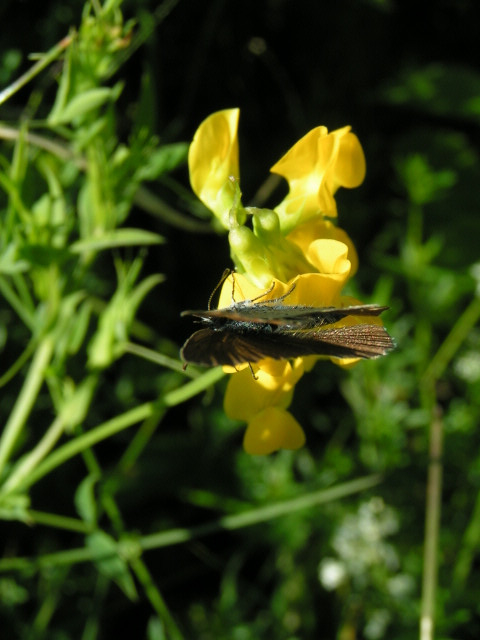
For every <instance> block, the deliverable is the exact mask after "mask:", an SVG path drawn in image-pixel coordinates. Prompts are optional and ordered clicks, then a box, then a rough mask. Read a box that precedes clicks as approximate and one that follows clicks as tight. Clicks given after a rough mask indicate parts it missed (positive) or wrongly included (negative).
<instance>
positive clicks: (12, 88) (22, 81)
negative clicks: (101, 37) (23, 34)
mask: <svg viewBox="0 0 480 640" xmlns="http://www.w3.org/2000/svg"><path fill="white" fill-rule="evenodd" d="M72 39H73V38H72V36H66V37H65V38H62V40H60V42H58V43H57V44H56V45H55V46H54V47H52V48H51V49H50V51H48V52H47V53H46V54H45V55H44V56H42V58H41V59H40V60H39V61H38V62H36V63H35V64H34V65H33V66H32V67H30V69H29V70H28V71H26V72H25V73H24V74H22V75H21V76H20V78H18V79H17V80H15V82H12V84H11V85H9V86H8V87H7V88H6V89H4V90H3V91H0V104H3V103H4V102H6V101H7V100H8V99H9V98H11V97H12V96H13V94H14V93H16V92H17V91H19V90H20V89H21V88H22V87H24V86H25V85H26V84H28V83H29V82H30V80H32V79H33V78H34V77H35V76H36V75H38V74H39V73H40V72H41V71H43V69H45V68H46V67H48V65H49V64H50V63H51V62H53V61H54V60H56V59H57V58H58V57H59V56H60V55H61V54H62V52H63V51H64V50H65V49H66V48H67V47H69V46H70V44H71V42H72Z"/></svg>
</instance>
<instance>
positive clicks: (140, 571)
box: [130, 558, 183, 640]
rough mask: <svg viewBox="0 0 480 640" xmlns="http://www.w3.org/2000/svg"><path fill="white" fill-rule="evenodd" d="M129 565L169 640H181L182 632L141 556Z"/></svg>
mask: <svg viewBox="0 0 480 640" xmlns="http://www.w3.org/2000/svg"><path fill="white" fill-rule="evenodd" d="M130 566H131V568H132V569H133V571H134V572H135V575H136V577H137V580H138V581H139V582H140V583H141V585H142V586H143V590H144V592H145V594H146V596H147V598H148V599H149V600H150V604H151V605H152V607H153V608H154V610H155V611H156V612H157V615H158V617H159V618H160V620H162V622H163V623H164V625H165V629H166V631H167V637H168V638H171V640H182V638H183V634H182V633H181V631H180V629H179V628H178V626H177V624H176V622H175V620H174V619H173V617H172V615H171V613H170V611H169V610H168V607H167V605H166V604H165V601H164V599H163V598H162V594H161V593H160V591H159V590H158V588H157V585H156V584H155V583H154V581H153V579H152V576H151V575H150V572H149V570H148V568H147V567H146V565H145V563H144V562H143V560H142V559H141V558H133V559H131V560H130Z"/></svg>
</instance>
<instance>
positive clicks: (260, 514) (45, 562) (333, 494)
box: [0, 475, 382, 572]
mask: <svg viewBox="0 0 480 640" xmlns="http://www.w3.org/2000/svg"><path fill="white" fill-rule="evenodd" d="M381 481H382V477H381V476H379V475H371V476H366V477H364V478H357V479H356V480H352V481H351V482H345V483H343V484H340V485H337V486H335V487H330V488H329V489H321V490H320V491H314V492H313V493H309V494H306V495H302V496H298V497H296V498H293V499H291V500H285V501H283V502H279V503H277V504H269V505H267V506H263V507H257V508H254V509H250V510H248V511H244V512H242V513H238V514H235V515H232V516H224V517H222V518H219V519H217V520H214V521H212V522H208V523H206V524H203V525H199V526H196V527H191V528H185V529H170V530H169V531H161V532H159V533H154V534H151V535H148V536H143V537H141V538H139V539H138V540H136V543H137V544H138V545H139V546H140V549H141V550H143V551H147V550H152V549H160V548H162V547H169V546H172V545H176V544H182V543H184V542H188V541H190V540H193V539H195V538H199V537H202V536H206V535H211V534H212V533H218V532H220V531H225V530H227V531H234V530H236V529H242V528H243V527H248V526H252V525H255V524H260V523H262V522H268V521H270V520H272V519H273V518H279V517H283V516H288V515H289V514H291V513H294V512H296V511H300V510H302V509H308V508H312V507H315V506H317V505H319V504H324V503H326V502H331V501H333V500H339V499H341V498H345V497H346V496H349V495H352V494H355V493H359V492H361V491H367V490H368V489H371V488H373V487H375V486H376V485H378V484H379V483H380V482H381ZM123 544H124V543H123ZM122 548H123V547H122V542H119V543H118V545H117V552H118V553H122ZM111 555H112V554H111V553H104V552H102V553H99V552H98V551H95V550H94V549H92V548H91V547H81V548H77V549H70V550H68V551H59V552H56V553H49V554H46V555H43V556H36V557H35V558H19V557H17V558H4V559H0V572H5V571H15V570H23V569H31V568H32V567H45V566H59V565H69V564H76V563H79V562H91V561H93V560H98V559H103V558H106V557H109V556H111Z"/></svg>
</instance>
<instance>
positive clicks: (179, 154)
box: [137, 142, 189, 180]
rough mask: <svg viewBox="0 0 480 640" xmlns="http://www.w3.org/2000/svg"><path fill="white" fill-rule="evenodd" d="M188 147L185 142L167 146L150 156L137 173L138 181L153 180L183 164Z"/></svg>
mask: <svg viewBox="0 0 480 640" xmlns="http://www.w3.org/2000/svg"><path fill="white" fill-rule="evenodd" d="M188 148H189V145H188V144H187V143H185V142H178V143H176V144H167V145H164V146H163V147H160V149H157V150H156V151H154V152H153V153H151V154H150V156H149V158H148V161H147V163H146V164H145V165H144V166H142V167H141V168H140V169H139V171H138V172H137V178H138V179H139V180H155V179H156V178H158V177H160V176H161V175H162V174H164V173H170V172H171V171H173V170H174V169H176V168H177V167H178V166H180V165H182V164H185V162H186V161H187V156H188Z"/></svg>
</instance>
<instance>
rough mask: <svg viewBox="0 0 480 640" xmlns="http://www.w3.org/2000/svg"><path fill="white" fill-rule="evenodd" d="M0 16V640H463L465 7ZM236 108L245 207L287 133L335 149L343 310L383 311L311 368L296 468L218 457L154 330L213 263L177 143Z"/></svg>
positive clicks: (473, 568)
mask: <svg viewBox="0 0 480 640" xmlns="http://www.w3.org/2000/svg"><path fill="white" fill-rule="evenodd" d="M0 17H1V20H2V24H3V29H2V33H1V35H0V43H1V46H0V87H1V89H2V90H3V92H2V93H0V119H1V122H0V139H1V145H0V162H1V166H0V207H1V212H0V216H1V218H0V298H1V299H0V346H1V368H0V384H1V396H0V411H1V415H2V430H3V431H2V435H1V437H0V473H1V476H0V480H1V486H0V516H1V517H2V536H1V546H2V559H1V560H0V594H1V595H0V607H1V613H0V619H1V635H2V638H21V639H35V640H37V639H39V638H48V639H49V640H51V639H53V640H57V639H58V640H63V639H67V638H72V639H73V638H75V639H77V638H82V640H94V639H97V638H98V639H109V638H114V637H118V636H119V634H123V635H124V636H129V637H141V638H143V637H144V638H148V640H160V639H162V638H168V639H170V638H172V639H175V640H177V639H180V638H186V639H190V638H194V639H202V640H210V639H211V640H219V639H225V640H227V639H235V640H249V639H252V640H253V639H255V640H257V639H261V638H265V639H267V638H268V639H272V638H274V639H277V638H278V639H289V640H293V639H299V640H303V639H310V638H311V639H316V640H317V639H331V638H339V639H340V640H350V639H354V638H360V639H366V640H375V639H378V638H386V637H389V638H396V639H410V638H417V637H419V620H420V618H421V617H422V616H423V617H424V618H425V619H428V618H429V617H431V616H432V615H433V610H434V605H435V625H436V633H435V637H437V638H455V639H458V638H462V639H463V638H472V639H474V638H478V637H479V636H480V610H479V601H480V598H479V596H480V577H479V572H478V563H479V560H480V558H479V543H480V499H479V494H478V488H479V486H480V456H479V453H478V452H479V445H480V431H479V429H478V428H477V427H478V424H479V414H480V353H479V345H480V332H479V329H478V326H477V325H478V318H479V316H480V301H479V287H480V260H479V240H478V238H479V233H480V222H479V217H478V193H479V184H480V160H479V145H480V70H479V59H478V24H479V18H480V15H479V8H478V4H477V3H476V2H475V1H474V0H462V1H461V2H454V1H453V0H439V1H438V2H436V3H430V2H412V1H410V0H407V1H400V0H396V1H395V0H356V1H354V0H339V2H306V1H301V0H300V1H296V2H293V0H264V1H261V0H255V1H253V0H245V1H244V2H229V1H228V0H204V1H203V2H199V1H192V0H165V1H164V2H163V3H162V2H157V3H156V2H151V1H149V0H136V1H135V2H133V1H132V0H124V1H123V2H122V1H121V0H110V1H108V0H106V1H105V2H104V3H103V4H102V3H101V2H100V0H96V1H92V2H91V3H89V2H84V0H72V1H71V2H69V3H64V2H59V1H58V0H49V1H48V2H42V3H39V2H32V1H29V0H26V1H23V2H19V1H18V0H15V1H13V0H5V1H4V2H3V3H2V6H1V8H0ZM39 53H40V54H41V55H38V54H39ZM22 74H26V75H25V76H24V77H23V81H21V82H20V83H18V85H16V84H14V83H15V81H16V80H17V79H19V78H22ZM236 106H239V107H240V108H241V121H240V159H241V175H242V190H243V194H244V201H245V202H246V203H248V202H249V201H253V200H254V198H255V194H256V193H257V191H258V189H259V188H260V187H261V186H262V184H263V183H264V181H265V179H266V178H267V175H268V168H269V167H270V166H271V165H272V164H273V163H274V162H275V161H276V160H277V159H278V158H279V157H280V156H281V155H282V154H283V153H284V152H285V151H286V150H287V149H288V148H289V147H290V146H291V145H292V144H293V143H294V142H295V141H296V140H297V139H298V138H300V137H301V136H302V135H304V134H305V133H306V132H307V131H309V130H310V129H311V128H313V127H315V126H317V125H320V124H323V125H326V126H327V127H328V128H329V129H335V128H337V127H341V126H344V125H346V124H350V125H352V127H353V129H354V131H355V132H356V134H357V135H358V137H359V138H360V141H361V143H362V145H363V147H364V150H365V154H366V158H367V178H366V181H365V183H364V185H362V187H361V188H359V189H355V190H353V191H348V192H347V191H340V192H339V193H338V196H337V202H338V205H339V223H340V225H341V226H342V227H343V228H344V229H345V230H346V231H347V232H348V233H349V234H350V236H351V237H352V239H353V241H354V243H355V245H356V247H357V250H358V253H359V258H360V268H359V271H358V274H357V275H356V277H355V281H354V282H353V283H352V284H351V285H350V289H349V291H348V292H347V293H350V294H353V295H356V296H357V297H359V298H361V299H362V300H364V301H365V302H377V303H379V304H388V305H389V306H390V308H391V309H390V311H389V312H388V314H385V322H386V324H387V326H388V328H389V331H390V333H391V334H392V335H393V336H394V337H395V339H396V341H397V344H398V348H397V350H396V351H395V352H394V353H392V354H391V355H389V356H388V357H386V358H383V359H380V360H379V361H375V362H368V363H361V364H359V365H358V366H356V367H355V368H353V369H351V370H349V371H343V370H341V369H339V368H337V367H335V366H334V365H332V364H330V363H328V362H320V363H318V364H317V366H316V367H315V370H314V371H313V372H312V373H311V374H309V375H308V376H305V377H304V378H303V379H302V381H301V384H299V385H298V387H297V389H296V395H295V399H294V404H293V407H292V412H293V413H294V415H295V416H296V417H297V418H298V419H299V421H300V423H301V424H302V425H303V427H304V429H305V431H306V433H307V446H306V447H305V448H304V449H302V450H300V451H298V452H293V453H291V452H281V453H278V454H275V455H272V456H269V457H249V456H247V455H246V454H245V453H244V452H243V450H242V446H241V442H242V437H243V425H241V424H233V423H232V422H231V421H229V420H228V419H227V418H226V417H225V416H224V414H223V411H222V394H223V389H224V385H225V380H224V379H223V378H222V376H221V375H219V374H218V372H217V371H215V370H214V371H209V372H197V371H195V369H194V368H193V367H192V368H191V369H192V370H190V368H189V369H188V370H187V372H182V369H181V363H180V362H179V360H178V349H179V346H180V345H181V344H182V342H183V341H184V340H185V338H186V337H187V336H188V334H189V332H190V331H191V329H192V327H191V324H190V323H189V322H188V320H180V319H179V314H180V312H181V311H182V309H185V308H202V307H204V306H205V304H206V301H207V299H208V296H209V294H210V292H211V290H212V289H213V287H214V286H215V284H216V282H217V281H218V279H219V276H220V274H221V273H222V271H223V269H224V268H225V267H227V266H229V264H230V262H229V256H228V246H227V242H226V238H225V236H223V235H221V234H220V233H217V232H216V231H215V230H214V229H213V228H212V225H211V220H210V216H209V213H208V212H206V211H205V210H204V209H203V208H202V206H201V205H200V204H199V203H198V202H197V201H196V199H195V197H194V196H193V194H192V193H191V191H190V188H189V183H188V173H187V169H186V153H187V149H188V142H189V140H190V139H191V137H192V135H193V133H194V131H195V129H196V128H197V126H198V125H199V123H200V122H201V121H202V120H203V119H204V118H205V117H206V116H207V115H209V114H210V113H212V112H213V111H217V110H219V109H223V108H227V107H236ZM281 195H283V194H280V193H279V191H277V192H275V193H274V194H273V195H272V202H269V201H266V202H263V204H264V205H265V206H268V205H273V204H275V203H276V202H278V201H279V200H280V199H281ZM215 383H216V384H215ZM442 439H443V454H442ZM442 471H443V487H442V486H441V481H442V478H441V476H442ZM440 492H441V493H440ZM427 495H428V496H430V502H427ZM440 507H441V508H440ZM437 562H438V581H437V579H436V566H437ZM421 637H422V640H426V639H427V638H430V637H432V634H431V633H429V632H428V629H427V630H425V629H424V632H423V635H422V636H421Z"/></svg>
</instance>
